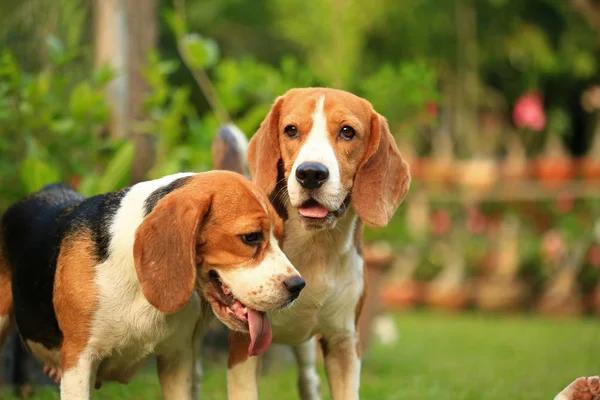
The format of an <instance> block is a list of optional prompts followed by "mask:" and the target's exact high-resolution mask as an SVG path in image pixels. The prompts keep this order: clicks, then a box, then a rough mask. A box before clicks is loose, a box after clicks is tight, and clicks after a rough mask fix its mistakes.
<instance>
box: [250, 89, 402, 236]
mask: <svg viewBox="0 0 600 400" xmlns="http://www.w3.org/2000/svg"><path fill="white" fill-rule="evenodd" d="M248 162H249V166H250V170H251V173H252V176H253V178H254V181H255V182H256V183H257V184H258V185H259V186H260V187H261V188H262V189H263V190H265V192H266V193H268V194H269V195H270V198H271V200H272V201H273V202H274V203H276V202H277V201H279V200H280V196H281V194H282V193H284V192H285V188H287V193H288V194H289V201H290V203H291V205H292V206H293V207H294V208H296V209H297V212H298V218H299V220H300V222H301V223H302V225H303V226H304V227H305V229H309V230H313V229H330V228H332V227H334V226H335V224H336V222H337V220H338V218H340V217H341V216H342V215H344V213H345V211H346V208H347V207H348V206H352V208H353V209H354V210H355V211H356V213H357V214H358V215H359V216H360V217H361V218H362V219H363V220H364V221H365V222H367V223H369V224H371V225H376V226H385V225H387V223H388V222H389V220H390V218H391V217H392V215H393V214H394V212H395V211H396V209H397V207H398V206H399V205H400V203H401V201H402V199H403V198H404V196H405V195H406V192H407V191H408V187H409V184H410V175H409V168H408V164H407V163H406V162H405V161H404V160H403V159H402V156H401V155H400V152H399V151H398V148H397V146H396V142H395V140H394V138H393V136H392V135H391V133H390V130H389V127H388V124H387V121H386V120H385V118H383V117H382V116H381V115H379V114H378V113H377V112H375V110H374V109H373V107H372V106H371V104H370V103H369V102H368V101H366V100H364V99H361V98H360V97H357V96H355V95H353V94H351V93H348V92H344V91H340V90H334V89H324V88H308V89H292V90H290V91H288V92H287V93H286V94H284V95H283V96H281V97H279V98H278V99H277V100H276V101H275V104H274V105H273V107H272V108H271V111H270V112H269V115H268V116H267V118H266V119H265V120H264V121H263V123H262V124H261V126H260V128H259V130H258V131H257V133H256V134H255V135H254V136H253V137H252V139H251V141H250V144H249V147H248Z"/></svg>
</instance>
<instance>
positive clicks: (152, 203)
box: [144, 175, 193, 216]
mask: <svg viewBox="0 0 600 400" xmlns="http://www.w3.org/2000/svg"><path fill="white" fill-rule="evenodd" d="M192 176H193V175H192ZM192 176H185V177H183V178H179V179H175V180H174V181H173V182H171V183H169V184H168V185H166V186H163V187H160V188H158V189H156V190H155V191H154V192H152V193H151V194H150V196H148V198H147V199H146V201H145V202H144V212H145V213H144V216H146V215H148V214H150V213H151V212H152V210H154V207H156V204H158V202H159V201H160V200H161V199H162V198H163V197H165V196H166V195H168V194H169V193H171V192H172V191H174V190H176V189H179V188H180V187H182V186H184V185H185V184H186V183H188V181H189V180H190V179H191V178H192Z"/></svg>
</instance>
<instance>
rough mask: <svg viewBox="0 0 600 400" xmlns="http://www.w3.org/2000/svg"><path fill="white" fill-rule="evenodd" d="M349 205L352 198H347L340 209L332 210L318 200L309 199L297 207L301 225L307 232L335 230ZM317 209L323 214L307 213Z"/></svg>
mask: <svg viewBox="0 0 600 400" xmlns="http://www.w3.org/2000/svg"><path fill="white" fill-rule="evenodd" d="M349 203H350V196H348V197H346V199H344V201H342V202H341V204H340V206H339V207H337V208H335V209H333V210H331V208H330V207H325V206H323V205H322V204H321V203H320V202H319V201H318V200H316V199H314V198H309V199H307V200H305V201H303V202H301V203H300V205H299V206H297V207H296V209H297V212H298V220H299V221H300V225H302V227H303V228H304V229H306V230H307V231H320V230H328V229H333V228H335V225H336V224H337V221H338V220H339V219H340V218H342V217H343V216H344V215H345V213H346V210H347V208H348V205H349ZM315 208H316V209H319V210H320V211H321V213H318V212H317V213H315V212H310V211H306V210H310V209H313V210H314V209H315ZM325 212H326V213H325Z"/></svg>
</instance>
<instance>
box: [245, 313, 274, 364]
mask: <svg viewBox="0 0 600 400" xmlns="http://www.w3.org/2000/svg"><path fill="white" fill-rule="evenodd" d="M248 325H249V327H250V347H248V354H249V355H251V356H258V355H259V354H262V353H263V352H264V351H265V350H267V348H268V347H269V345H270V344H271V339H273V332H272V331H271V323H270V322H269V317H267V313H264V312H262V311H256V310H253V309H251V308H248Z"/></svg>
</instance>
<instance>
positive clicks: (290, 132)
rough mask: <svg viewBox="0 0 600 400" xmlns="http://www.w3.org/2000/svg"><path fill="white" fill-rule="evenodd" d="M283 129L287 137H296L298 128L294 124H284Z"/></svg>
mask: <svg viewBox="0 0 600 400" xmlns="http://www.w3.org/2000/svg"><path fill="white" fill-rule="evenodd" d="M283 131H284V132H285V134H286V135H287V137H289V138H296V137H298V128H296V127H295V126H294V125H288V126H286V127H285V128H284V129H283Z"/></svg>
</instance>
